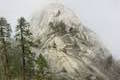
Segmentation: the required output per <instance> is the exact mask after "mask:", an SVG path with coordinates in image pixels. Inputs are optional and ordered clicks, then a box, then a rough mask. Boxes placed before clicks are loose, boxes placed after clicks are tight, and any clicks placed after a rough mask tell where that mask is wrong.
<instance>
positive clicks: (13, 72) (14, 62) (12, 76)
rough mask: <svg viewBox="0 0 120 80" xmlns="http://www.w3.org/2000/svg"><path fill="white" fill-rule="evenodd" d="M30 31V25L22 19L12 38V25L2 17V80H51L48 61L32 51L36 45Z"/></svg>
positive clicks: (0, 25) (0, 57) (0, 47)
mask: <svg viewBox="0 0 120 80" xmlns="http://www.w3.org/2000/svg"><path fill="white" fill-rule="evenodd" d="M29 29H30V24H29V23H28V22H27V21H26V20H25V18H24V17H21V18H19V19H18V24H17V26H16V33H15V37H14V38H11V32H12V31H11V26H10V24H8V22H7V20H6V19H5V18H4V17H0V80H50V77H49V76H47V75H46V73H47V72H48V64H47V62H46V60H45V59H44V57H43V56H42V55H41V54H40V55H39V57H37V58H36V57H35V53H33V52H32V51H31V47H34V44H35V43H33V39H32V33H31V32H30V30H29Z"/></svg>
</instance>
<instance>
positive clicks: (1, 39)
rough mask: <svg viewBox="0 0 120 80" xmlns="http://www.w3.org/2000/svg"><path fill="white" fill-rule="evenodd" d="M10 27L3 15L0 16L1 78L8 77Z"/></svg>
mask: <svg viewBox="0 0 120 80" xmlns="http://www.w3.org/2000/svg"><path fill="white" fill-rule="evenodd" d="M10 35H11V27H10V24H8V22H7V20H6V19H5V18H4V17H1V18H0V59H1V60H0V61H1V63H2V66H3V74H4V75H3V76H4V77H2V79H3V80H9V79H10V72H9V65H8V55H9V54H8V49H9V48H10Z"/></svg>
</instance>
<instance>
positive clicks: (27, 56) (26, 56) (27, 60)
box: [15, 17, 34, 80]
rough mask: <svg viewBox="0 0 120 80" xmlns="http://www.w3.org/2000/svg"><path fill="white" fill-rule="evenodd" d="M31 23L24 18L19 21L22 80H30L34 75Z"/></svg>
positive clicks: (17, 33) (17, 37) (18, 44)
mask: <svg viewBox="0 0 120 80" xmlns="http://www.w3.org/2000/svg"><path fill="white" fill-rule="evenodd" d="M29 27H30V25H29V23H28V22H27V21H26V20H25V18H24V17H21V18H20V19H18V25H17V26H16V36H15V37H16V41H17V47H18V48H20V50H21V62H22V64H21V65H22V67H21V69H22V70H21V71H22V74H21V77H22V80H30V79H29V78H31V77H32V76H33V73H34V54H33V53H32V52H31V49H30V48H31V46H32V44H33V43H32V33H31V32H30V30H29Z"/></svg>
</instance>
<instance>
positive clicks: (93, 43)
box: [31, 4, 120, 80]
mask: <svg viewBox="0 0 120 80" xmlns="http://www.w3.org/2000/svg"><path fill="white" fill-rule="evenodd" d="M31 26H32V27H31V31H32V33H33V36H34V42H35V43H36V45H37V48H33V51H34V52H35V53H36V55H37V56H38V55H39V54H42V55H43V56H44V57H45V59H46V60H47V61H48V64H49V66H50V71H51V73H52V74H54V80H120V68H119V67H118V65H117V64H116V62H115V61H114V59H113V58H112V55H111V54H110V52H109V51H108V50H107V49H106V48H105V47H104V45H103V44H102V43H101V42H100V41H99V38H97V37H96V34H95V33H94V32H93V31H91V30H90V29H88V28H87V27H85V26H84V25H83V24H82V23H81V21H80V19H79V18H78V17H77V16H76V15H75V14H74V13H73V12H72V10H70V9H68V8H66V7H65V6H64V5H61V4H50V5H49V6H47V7H46V8H45V9H44V10H43V11H42V12H41V13H37V14H35V15H34V16H33V18H32V20H31Z"/></svg>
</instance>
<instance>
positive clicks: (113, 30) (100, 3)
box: [0, 0, 120, 58]
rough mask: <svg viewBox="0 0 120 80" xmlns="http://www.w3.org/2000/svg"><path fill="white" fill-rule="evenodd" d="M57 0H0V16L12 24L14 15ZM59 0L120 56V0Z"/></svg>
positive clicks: (15, 16) (25, 15)
mask: <svg viewBox="0 0 120 80" xmlns="http://www.w3.org/2000/svg"><path fill="white" fill-rule="evenodd" d="M55 1H59V0H0V16H5V17H6V18H7V19H8V21H9V23H11V24H12V26H15V24H16V19H17V18H18V17H20V16H24V17H26V18H27V19H29V18H30V17H31V15H32V13H34V12H35V11H37V10H41V9H42V8H43V7H45V6H46V5H47V4H49V3H52V2H55ZM62 1H63V0H60V1H59V2H61V3H62V4H64V5H65V6H66V7H68V8H71V9H72V10H73V11H74V12H75V13H76V14H77V15H79V16H80V20H81V22H82V23H84V25H86V26H88V27H89V28H90V29H92V30H94V31H95V32H96V33H97V34H98V36H99V37H100V38H101V40H102V42H104V44H105V45H106V47H107V48H108V49H109V50H110V51H111V52H112V54H113V56H115V57H117V58H118V57H119V56H120V53H119V52H120V0H64V2H62Z"/></svg>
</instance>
